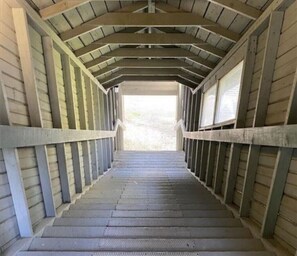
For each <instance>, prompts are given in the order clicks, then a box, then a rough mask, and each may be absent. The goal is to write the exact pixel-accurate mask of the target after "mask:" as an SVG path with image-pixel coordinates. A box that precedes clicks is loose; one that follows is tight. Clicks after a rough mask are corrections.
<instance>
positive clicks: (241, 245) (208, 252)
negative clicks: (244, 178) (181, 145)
mask: <svg viewBox="0 0 297 256" xmlns="http://www.w3.org/2000/svg"><path fill="white" fill-rule="evenodd" d="M18 255H19V256H28V255H31V256H39V255H40V256H41V255H42V256H44V255H57V256H60V255H82V256H87V255H88V256H91V255H94V256H95V255H99V256H101V255H104V256H109V255H112V256H115V255H123V256H128V255H134V256H136V255H140V256H141V255H147V256H150V255H160V256H161V255H162V256H163V255H172V256H173V255H181V256H186V255H189V256H192V255H199V256H235V255H238V256H272V255H274V254H272V253H269V252H266V251H265V249H264V247H263V245H262V243H261V241H260V240H257V239H254V238H253V237H252V235H251V233H250V232H249V230H248V229H246V228H244V227H243V226H242V224H241V222H240V220H238V219H236V218H234V217H233V215H232V213H231V212H230V211H228V210H227V209H226V207H225V206H223V205H222V204H220V202H219V201H218V200H216V199H215V197H213V196H212V195H211V194H210V193H209V192H208V191H207V190H206V189H205V188H204V187H203V186H202V185H201V184H200V183H199V182H198V181H197V180H196V179H195V178H194V177H193V176H192V175H191V174H190V173H189V172H188V171H187V170H186V165H185V162H184V153H183V152H133V151H130V152H129V151H123V152H117V153H116V154H115V161H114V163H113V168H112V170H111V171H109V172H108V173H106V174H105V176H104V177H103V178H102V179H100V180H99V182H97V183H96V184H95V185H94V186H93V187H92V188H91V189H90V191H88V192H87V193H86V194H85V195H83V196H82V198H81V199H79V200H77V202H76V203H75V204H74V205H72V206H71V207H70V209H69V210H68V211H66V212H64V213H63V216H62V217H61V218H56V220H55V221H54V224H53V226H51V227H47V228H46V229H45V231H44V233H43V235H42V237H41V238H35V239H34V240H33V241H32V243H31V245H30V247H29V251H27V252H20V253H19V254H18Z"/></svg>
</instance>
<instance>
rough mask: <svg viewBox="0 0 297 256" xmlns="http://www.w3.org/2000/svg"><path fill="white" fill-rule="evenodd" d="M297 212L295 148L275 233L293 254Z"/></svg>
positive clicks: (296, 237) (296, 232) (296, 241)
mask: <svg viewBox="0 0 297 256" xmlns="http://www.w3.org/2000/svg"><path fill="white" fill-rule="evenodd" d="M296 212H297V150H294V153H293V158H292V160H291V165H290V169H289V173H288V177H287V182H286V187H285V191H284V195H283V198H282V202H281V206H280V210H279V215H278V219H277V222H276V227H275V234H274V238H275V239H276V240H277V241H278V242H280V243H281V244H282V245H283V246H285V247H286V248H287V249H288V250H289V251H290V252H291V253H292V254H293V253H294V251H295V250H296V248H297V218H296Z"/></svg>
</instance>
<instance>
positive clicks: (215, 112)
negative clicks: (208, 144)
mask: <svg viewBox="0 0 297 256" xmlns="http://www.w3.org/2000/svg"><path fill="white" fill-rule="evenodd" d="M239 65H242V66H241V76H240V81H239V91H238V99H237V104H236V111H235V117H234V118H232V119H229V120H224V121H221V122H217V123H216V122H215V120H216V115H217V110H218V109H217V108H218V97H219V91H220V82H221V79H222V78H224V77H225V76H227V75H228V74H229V73H230V72H232V71H233V70H234V69H235V68H237V67H238V66H239ZM243 70H244V60H241V61H239V62H238V63H237V64H236V65H234V66H233V67H232V68H231V69H230V70H229V71H228V72H227V73H226V74H224V75H223V76H222V77H221V78H220V79H218V80H217V81H216V82H215V83H214V84H213V85H212V86H210V87H209V88H208V89H207V90H206V91H205V92H203V94H202V100H201V108H200V121H199V130H207V129H211V128H218V127H221V126H225V125H231V124H234V123H235V122H236V120H237V113H238V107H239V103H240V91H241V88H242V76H243ZM213 86H216V94H215V104H214V108H215V109H214V115H213V121H212V124H211V125H206V126H202V113H203V105H204V95H205V93H206V92H207V91H208V90H210V89H211V88H212V87H213Z"/></svg>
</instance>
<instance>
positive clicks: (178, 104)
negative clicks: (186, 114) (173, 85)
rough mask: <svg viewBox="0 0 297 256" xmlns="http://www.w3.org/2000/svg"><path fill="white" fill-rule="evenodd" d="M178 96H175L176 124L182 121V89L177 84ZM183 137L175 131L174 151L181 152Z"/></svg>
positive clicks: (178, 131)
mask: <svg viewBox="0 0 297 256" xmlns="http://www.w3.org/2000/svg"><path fill="white" fill-rule="evenodd" d="M177 87H178V94H177V95H176V122H178V121H179V120H180V119H182V113H183V106H182V101H183V88H182V85H181V84H177ZM182 144H183V137H182V132H181V130H180V129H178V130H177V131H176V150H178V151H181V150H182V149H183V146H182Z"/></svg>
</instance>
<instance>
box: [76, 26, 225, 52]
mask: <svg viewBox="0 0 297 256" xmlns="http://www.w3.org/2000/svg"><path fill="white" fill-rule="evenodd" d="M133 31H136V29H135V28H134V30H133ZM106 44H112V45H114V44H115V45H119V44H120V45H196V46H197V47H198V46H199V48H204V46H206V47H207V48H208V52H211V53H213V54H214V55H218V54H223V52H221V53H218V51H219V50H218V49H217V48H215V47H211V46H210V45H209V44H208V43H206V42H204V41H202V40H200V39H198V38H195V37H193V36H191V35H188V34H183V33H169V34H165V33H162V34H160V33H154V34H143V33H135V34H131V33H114V34H111V35H109V36H106V37H104V38H101V39H99V40H97V41H94V42H93V43H91V44H89V45H87V46H85V47H83V48H80V49H78V50H76V51H75V55H76V56H77V57H81V56H83V55H85V54H88V53H90V52H93V51H95V50H97V49H99V48H101V47H102V45H106ZM217 50H218V51H217Z"/></svg>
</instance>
